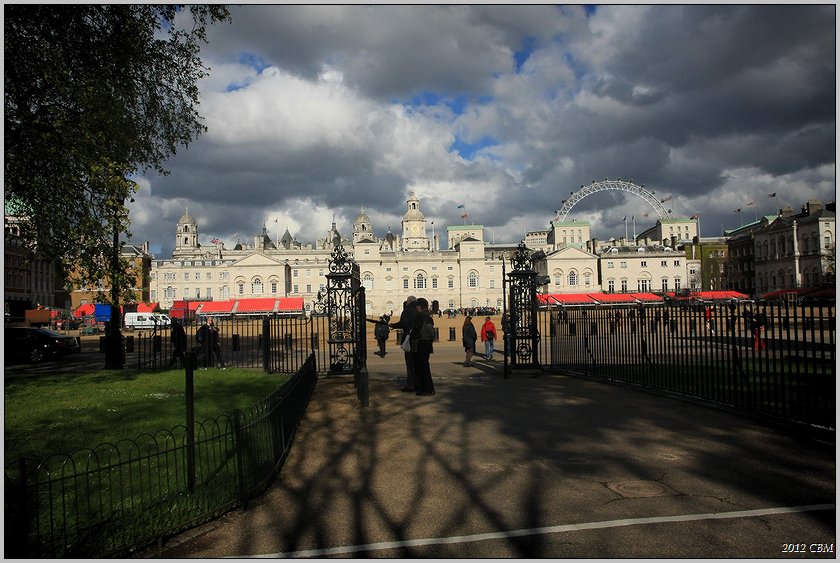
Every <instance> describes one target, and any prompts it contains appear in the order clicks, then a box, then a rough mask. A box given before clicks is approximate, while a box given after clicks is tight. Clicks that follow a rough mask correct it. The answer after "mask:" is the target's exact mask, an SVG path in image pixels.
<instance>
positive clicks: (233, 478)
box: [5, 354, 317, 558]
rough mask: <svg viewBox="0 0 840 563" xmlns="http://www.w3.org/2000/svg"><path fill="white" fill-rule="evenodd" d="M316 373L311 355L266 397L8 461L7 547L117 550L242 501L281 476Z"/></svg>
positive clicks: (66, 552)
mask: <svg viewBox="0 0 840 563" xmlns="http://www.w3.org/2000/svg"><path fill="white" fill-rule="evenodd" d="M316 382H317V372H316V365H315V356H314V355H313V354H310V355H309V356H308V357H307V358H306V360H305V362H303V364H302V366H301V367H300V368H299V369H298V370H297V371H296V373H294V375H292V377H291V378H290V379H289V380H288V381H287V382H286V383H284V384H283V385H282V386H281V387H279V388H278V389H277V390H276V391H275V392H274V393H272V394H271V395H269V396H268V397H266V398H265V399H263V400H262V401H260V402H259V403H257V404H255V405H253V406H251V407H249V408H247V409H244V410H242V411H235V412H234V413H233V414H232V415H223V416H219V417H217V418H215V419H209V420H205V421H204V422H201V423H198V422H196V423H195V432H194V439H188V435H189V433H188V431H187V428H186V427H184V426H180V427H177V428H175V429H174V430H167V431H159V432H155V433H154V434H144V435H142V436H140V437H138V438H135V439H133V440H122V441H120V442H118V443H115V444H110V443H109V444H102V445H99V446H97V447H95V448H93V449H92V450H81V451H77V452H74V453H71V454H56V455H52V456H50V457H49V458H47V459H45V460H43V461H34V460H29V459H22V460H19V461H17V462H14V463H11V464H9V465H7V466H6V468H5V522H6V533H5V555H6V556H9V557H39V558H40V557H114V556H122V555H126V554H129V553H132V552H135V551H137V550H139V549H142V548H144V547H147V546H150V545H153V544H154V543H155V542H156V541H159V540H161V539H162V538H164V537H167V536H170V535H173V534H176V533H179V532H181V531H183V530H186V529H189V528H191V527H194V526H196V525H199V524H201V523H204V522H207V521H209V520H211V519H212V518H214V517H216V516H218V515H220V514H223V513H224V512H226V511H228V510H230V509H232V508H234V507H236V506H238V505H243V506H246V505H247V502H248V499H249V498H253V496H254V495H256V494H257V493H258V492H260V491H261V490H262V489H264V488H265V487H266V486H267V485H268V483H269V482H270V481H271V479H272V478H273V477H274V476H275V474H276V471H277V469H278V468H279V467H280V466H281V465H282V463H283V461H284V460H285V458H286V456H287V455H288V452H289V449H290V446H291V443H292V439H293V438H294V435H295V432H296V430H297V427H298V424H299V422H300V420H301V418H302V417H303V413H304V411H305V409H306V406H307V404H308V402H309V400H310V398H311V396H312V392H313V390H314V388H315V384H316Z"/></svg>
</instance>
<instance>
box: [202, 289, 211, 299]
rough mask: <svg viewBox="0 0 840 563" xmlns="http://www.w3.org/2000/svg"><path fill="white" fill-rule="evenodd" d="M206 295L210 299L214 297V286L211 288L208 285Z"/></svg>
mask: <svg viewBox="0 0 840 563" xmlns="http://www.w3.org/2000/svg"><path fill="white" fill-rule="evenodd" d="M204 296H205V297H206V298H207V299H210V298H211V297H213V293H212V288H209V287H208V288H207V289H206V291H205V293H204Z"/></svg>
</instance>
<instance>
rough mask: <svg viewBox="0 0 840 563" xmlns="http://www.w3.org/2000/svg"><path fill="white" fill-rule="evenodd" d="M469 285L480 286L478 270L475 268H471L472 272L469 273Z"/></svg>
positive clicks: (471, 286)
mask: <svg viewBox="0 0 840 563" xmlns="http://www.w3.org/2000/svg"><path fill="white" fill-rule="evenodd" d="M467 287H470V288H476V287H478V272H476V271H475V270H470V273H469V274H467ZM473 307H475V305H473Z"/></svg>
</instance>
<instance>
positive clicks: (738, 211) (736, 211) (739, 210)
mask: <svg viewBox="0 0 840 563" xmlns="http://www.w3.org/2000/svg"><path fill="white" fill-rule="evenodd" d="M740 212H741V208H740V207H739V208H738V209H736V210H735V211H733V213H740Z"/></svg>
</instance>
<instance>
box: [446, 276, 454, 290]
mask: <svg viewBox="0 0 840 563" xmlns="http://www.w3.org/2000/svg"><path fill="white" fill-rule="evenodd" d="M446 287H448V288H449V289H453V288H454V287H455V278H453V277H451V276H450V277H448V278H446Z"/></svg>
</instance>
